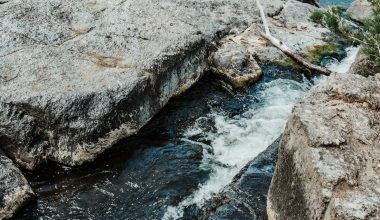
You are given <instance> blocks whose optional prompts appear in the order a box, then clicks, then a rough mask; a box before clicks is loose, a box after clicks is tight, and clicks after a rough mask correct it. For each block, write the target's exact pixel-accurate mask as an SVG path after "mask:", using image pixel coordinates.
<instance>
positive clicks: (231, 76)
mask: <svg viewBox="0 0 380 220" xmlns="http://www.w3.org/2000/svg"><path fill="white" fill-rule="evenodd" d="M211 70H212V72H213V73H214V74H216V75H218V76H220V77H221V78H222V79H224V80H226V81H227V82H228V83H230V84H231V85H232V86H233V87H234V88H238V89H244V88H246V87H247V86H248V85H249V84H251V83H253V82H256V81H257V80H258V79H259V78H260V77H261V76H262V74H263V73H262V71H261V68H260V66H259V65H258V64H257V62H256V61H255V59H253V57H252V55H251V54H250V53H249V52H248V51H247V48H246V47H244V46H242V45H239V44H236V43H235V42H227V43H224V44H223V46H222V47H221V48H219V49H218V51H216V52H215V53H214V55H213V57H212V67H211Z"/></svg>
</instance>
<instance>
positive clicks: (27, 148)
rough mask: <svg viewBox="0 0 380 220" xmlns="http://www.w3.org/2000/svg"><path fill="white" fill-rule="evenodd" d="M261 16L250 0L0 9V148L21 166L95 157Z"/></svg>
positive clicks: (27, 4) (20, 4) (40, 0)
mask: <svg viewBox="0 0 380 220" xmlns="http://www.w3.org/2000/svg"><path fill="white" fill-rule="evenodd" d="M278 7H281V5H280V6H278ZM278 7H277V8H278ZM277 8H276V7H273V10H272V12H273V11H274V10H275V9H277ZM270 12H271V10H269V11H268V13H270ZM258 15H259V14H258V12H257V10H256V9H255V7H254V5H252V2H251V1H248V0H244V1H240V0H223V1H207V2H205V1H203V0H193V1H178V0H167V1H153V0H142V1H122V0H117V1H105V0H99V1H73V0H70V1H64V2H62V1H60V0H53V1H47V0H37V1H36V0H29V1H21V0H15V1H8V2H7V3H4V4H0V19H1V23H0V30H1V31H0V39H1V40H0V73H1V74H0V93H1V96H0V146H1V147H2V149H3V150H4V151H5V152H6V153H7V155H9V156H10V157H12V158H13V159H14V160H15V161H16V162H17V163H19V164H20V165H22V166H23V167H25V168H27V169H34V168H35V167H36V165H38V164H39V163H41V162H42V161H45V160H51V161H55V162H59V163H62V164H66V165H81V164H83V163H85V162H88V161H92V160H94V159H95V157H96V156H97V155H98V154H100V153H102V152H103V151H105V150H106V149H108V148H109V147H111V146H112V145H113V144H115V143H116V142H117V141H118V140H119V139H121V138H123V137H126V136H129V135H132V134H134V133H136V132H137V131H138V130H139V129H140V128H141V127H142V126H143V125H144V124H145V123H146V122H147V121H148V120H149V119H150V118H151V117H152V116H153V115H154V114H155V113H157V112H158V111H159V110H160V109H161V108H162V107H163V106H164V105H165V104H166V103H167V102H168V100H169V99H170V98H171V97H172V96H174V95H176V94H179V93H181V92H183V91H184V90H186V89H187V88H189V87H190V86H191V85H193V84H194V83H195V82H196V81H197V80H198V79H199V78H200V77H201V75H202V74H203V72H204V70H205V68H206V66H207V60H208V57H209V54H210V53H211V51H213V48H214V46H213V45H214V43H215V42H217V41H219V40H220V38H221V37H223V36H224V35H226V34H227V33H228V32H229V31H230V30H231V29H236V30H237V31H240V30H241V29H242V28H245V27H246V26H247V25H248V24H251V23H252V22H254V21H255V20H257V19H258Z"/></svg>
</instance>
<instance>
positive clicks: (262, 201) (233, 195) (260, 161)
mask: <svg viewBox="0 0 380 220" xmlns="http://www.w3.org/2000/svg"><path fill="white" fill-rule="evenodd" d="M280 141H281V137H279V138H278V139H277V140H276V141H275V142H273V144H271V145H270V146H269V147H268V148H267V149H266V150H265V151H263V152H262V153H260V154H259V155H258V156H257V157H256V158H255V159H254V160H252V162H250V163H249V164H247V166H246V167H245V168H244V169H242V171H241V172H240V173H239V174H238V175H237V176H236V177H235V178H234V181H233V182H232V183H231V184H230V185H229V186H228V187H226V189H225V190H224V191H223V192H222V193H221V194H220V195H219V196H217V197H216V198H215V199H214V200H213V201H211V202H210V203H209V205H208V207H207V208H206V209H205V210H206V211H204V214H203V218H204V219H266V212H265V210H266V196H267V192H268V188H269V185H270V182H271V179H272V174H273V171H274V167H275V164H276V161H277V154H278V147H279V145H280Z"/></svg>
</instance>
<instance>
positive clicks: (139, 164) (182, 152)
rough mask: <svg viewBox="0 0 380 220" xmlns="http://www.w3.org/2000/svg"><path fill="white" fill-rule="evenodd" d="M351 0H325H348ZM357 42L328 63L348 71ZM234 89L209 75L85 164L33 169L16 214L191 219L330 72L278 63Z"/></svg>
mask: <svg viewBox="0 0 380 220" xmlns="http://www.w3.org/2000/svg"><path fill="white" fill-rule="evenodd" d="M350 3H351V0H321V4H322V5H331V4H339V5H348V4H350ZM357 52H358V49H357V48H355V47H349V48H347V57H346V58H344V59H343V60H341V61H339V60H337V59H335V58H328V59H324V63H325V64H326V66H327V67H328V68H329V69H331V70H333V71H335V72H338V73H341V74H344V73H346V72H347V71H348V69H349V67H350V65H351V64H352V63H353V60H354V58H355V57H356V54H357ZM262 69H263V72H264V77H263V78H262V79H260V80H259V81H258V82H257V83H256V84H255V85H253V86H251V87H250V88H249V89H248V90H247V91H246V92H241V93H234V92H231V91H229V90H227V89H223V88H222V86H220V85H221V84H220V82H219V81H217V80H215V79H213V78H209V77H204V78H203V79H202V80H201V81H200V82H199V83H197V85H195V86H194V87H193V88H191V89H190V90H189V91H187V92H186V93H185V94H184V95H182V96H181V97H177V98H173V99H172V100H171V101H170V102H169V103H168V104H167V106H166V107H165V108H164V109H163V110H162V111H161V112H160V113H159V114H158V115H157V116H155V117H154V118H153V119H152V120H151V121H150V122H149V123H148V124H147V125H146V126H145V127H144V128H143V129H142V130H141V131H140V132H139V134H137V135H135V136H133V137H130V138H127V139H125V140H123V141H121V142H120V143H119V144H118V145H117V146H115V147H114V148H113V149H112V150H110V151H109V152H107V153H105V154H104V155H103V156H101V158H99V159H98V160H96V161H95V162H94V163H92V164H90V165H87V166H85V167H80V168H68V167H63V166H59V165H49V166H45V167H43V168H41V169H39V171H38V173H29V174H28V173H27V178H28V180H29V181H30V183H31V185H32V187H33V188H34V190H35V192H36V193H37V194H38V199H37V201H35V202H34V203H33V204H31V205H29V206H28V207H26V208H25V209H24V210H23V211H22V212H21V213H20V215H19V216H17V218H18V219H179V218H181V219H190V218H191V217H189V216H187V213H188V210H189V208H190V207H192V208H193V207H196V208H201V207H202V206H203V205H205V203H206V202H207V201H208V200H210V199H211V198H213V197H214V196H215V195H217V194H218V193H219V192H220V191H221V190H222V189H223V188H224V187H225V186H227V185H228V184H229V183H231V181H232V179H233V177H234V176H235V175H236V174H237V173H238V172H239V171H240V170H241V169H242V168H243V167H244V166H245V165H246V164H247V163H248V162H249V161H250V160H252V159H253V158H254V157H255V156H257V155H258V154H259V153H260V152H261V151H263V150H264V149H265V148H266V147H267V146H268V145H270V144H271V143H272V142H273V141H274V140H275V139H276V138H278V137H279V135H280V134H281V133H282V132H283V129H284V126H285V123H286V120H287V118H288V116H289V114H290V112H291V110H292V107H293V106H294V104H295V103H296V102H297V101H298V100H299V99H300V98H302V97H303V96H304V95H305V93H306V92H307V91H308V90H309V89H310V88H311V87H312V86H313V85H315V84H316V83H318V82H320V81H321V80H324V77H314V78H312V79H306V78H305V77H303V75H302V74H300V73H297V72H294V71H293V70H290V69H286V68H284V67H280V66H277V65H270V64H266V65H262Z"/></svg>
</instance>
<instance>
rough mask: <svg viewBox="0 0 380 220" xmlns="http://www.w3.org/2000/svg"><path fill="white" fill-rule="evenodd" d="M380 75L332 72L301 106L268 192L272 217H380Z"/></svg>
mask: <svg viewBox="0 0 380 220" xmlns="http://www.w3.org/2000/svg"><path fill="white" fill-rule="evenodd" d="M379 109H380V75H379V74H377V75H375V76H372V77H369V78H364V77H362V76H360V75H356V74H345V75H332V76H331V77H329V78H328V79H327V80H326V81H325V82H323V83H321V84H320V85H318V86H317V87H315V88H314V89H312V91H311V92H310V94H309V95H308V96H307V97H305V98H304V99H303V101H301V102H300V103H299V104H297V105H296V106H295V108H294V110H293V113H292V115H291V116H290V118H289V120H288V123H287V126H286V129H285V132H284V135H283V138H282V142H281V146H280V153H279V160H278V162H277V166H276V170H275V173H274V176H273V180H272V183H271V186H270V191H269V193H268V208H267V212H268V216H269V219H378V218H380V160H379V158H380V121H379V119H380V111H379Z"/></svg>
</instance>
